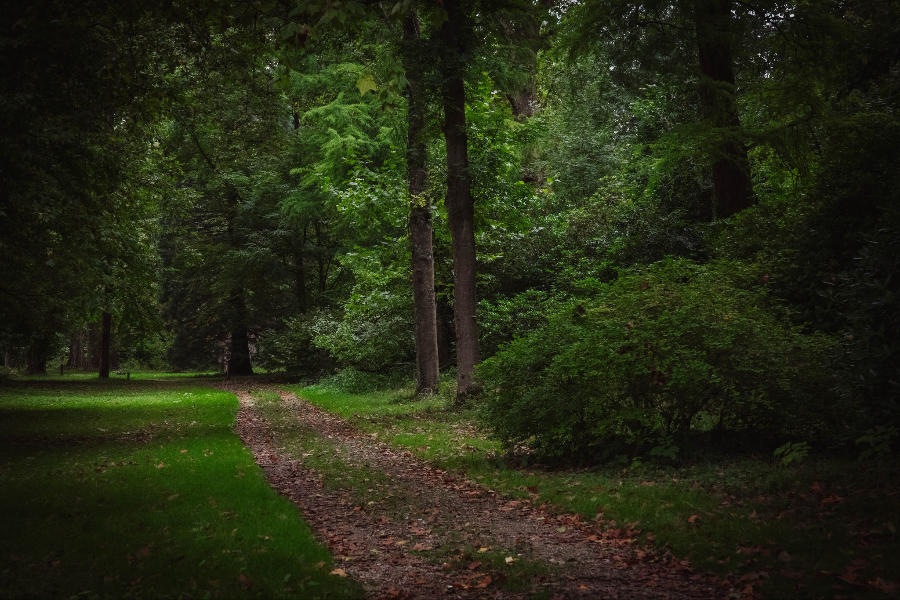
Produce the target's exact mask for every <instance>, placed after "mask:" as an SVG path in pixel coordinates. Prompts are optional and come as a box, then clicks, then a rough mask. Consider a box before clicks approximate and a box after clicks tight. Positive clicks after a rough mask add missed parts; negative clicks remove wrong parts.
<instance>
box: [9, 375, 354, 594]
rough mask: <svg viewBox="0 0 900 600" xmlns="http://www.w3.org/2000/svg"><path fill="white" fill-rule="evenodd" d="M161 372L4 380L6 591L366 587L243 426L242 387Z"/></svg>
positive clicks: (334, 590) (340, 590)
mask: <svg viewBox="0 0 900 600" xmlns="http://www.w3.org/2000/svg"><path fill="white" fill-rule="evenodd" d="M151 379H158V378H154V377H151V376H150V375H147V376H146V377H142V378H139V379H137V380H135V379H134V378H132V381H128V382H126V381H125V380H124V378H115V379H111V380H109V381H102V382H101V381H99V380H97V379H95V378H94V379H86V378H81V377H77V376H76V377H72V378H69V377H63V378H58V377H57V378H52V379H51V378H48V379H43V380H15V381H12V382H9V381H8V382H5V383H0V489H2V490H3V492H2V496H0V557H2V565H0V597H9V598H13V597H65V598H69V597H74V596H77V597H79V598H80V597H84V598H129V597H133V598H162V597H168V598H259V597H262V598H271V597H298V598H335V597H339V598H347V597H351V598H352V597H360V596H361V595H362V590H361V589H360V588H359V587H358V586H357V585H356V584H355V583H354V582H352V581H349V580H346V579H341V578H338V577H336V576H332V575H329V572H330V571H331V569H332V564H331V556H330V555H329V553H328V551H327V549H325V548H324V547H323V546H321V545H320V544H318V542H317V541H316V540H315V539H314V538H313V537H312V535H311V533H310V531H309V529H308V528H307V526H306V524H305V523H304V522H303V520H302V519H301V516H300V514H299V512H298V510H297V508H296V507H295V506H294V505H293V504H292V503H291V502H290V501H288V500H287V499H285V498H283V497H281V496H279V495H278V494H277V493H276V492H275V491H274V490H272V489H271V488H270V487H269V486H268V484H267V483H266V481H265V478H264V475H263V473H262V471H261V470H260V469H259V468H258V467H257V466H256V464H255V463H254V462H253V458H252V456H251V454H250V452H249V450H248V449H246V448H245V447H244V446H243V445H242V444H241V442H240V440H239V439H238V437H237V435H236V434H235V433H234V430H233V425H234V420H235V414H236V411H237V400H236V398H235V397H234V396H233V395H231V394H228V393H225V392H220V391H218V390H213V389H210V388H205V387H199V384H198V382H197V381H190V380H189V379H187V378H174V379H172V380H168V381H151Z"/></svg>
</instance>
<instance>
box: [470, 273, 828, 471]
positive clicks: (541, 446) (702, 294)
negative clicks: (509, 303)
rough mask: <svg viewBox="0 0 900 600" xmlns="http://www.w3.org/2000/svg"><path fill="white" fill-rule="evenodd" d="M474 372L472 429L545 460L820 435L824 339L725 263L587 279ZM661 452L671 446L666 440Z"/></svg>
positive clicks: (824, 419)
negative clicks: (589, 284)
mask: <svg viewBox="0 0 900 600" xmlns="http://www.w3.org/2000/svg"><path fill="white" fill-rule="evenodd" d="M596 289H597V291H596V293H595V294H594V296H593V297H592V298H591V299H589V300H583V301H570V302H567V303H565V304H562V305H561V306H559V307H558V308H557V310H556V311H555V314H553V315H551V316H550V318H549V322H548V323H547V325H545V326H543V327H539V328H537V329H535V330H534V331H532V332H531V333H529V334H528V335H525V336H523V337H520V338H518V339H516V340H514V341H512V342H511V343H509V344H507V345H506V346H504V347H503V348H502V349H501V351H500V352H499V353H498V354H497V355H496V356H494V357H493V358H490V359H488V360H486V361H485V362H484V363H483V364H482V366H481V368H480V370H479V375H480V376H481V378H482V380H483V382H484V385H485V389H486V392H485V395H484V397H483V399H482V402H481V404H480V415H481V418H482V420H483V422H484V423H485V424H486V425H488V426H489V427H491V428H492V429H493V431H494V432H495V434H496V435H497V436H498V437H499V438H500V439H501V440H502V441H503V442H504V443H505V444H506V445H507V446H508V447H514V446H516V445H518V444H526V445H528V446H529V447H531V448H533V449H535V450H538V451H540V452H542V453H545V454H550V455H561V454H568V453H574V452H580V451H586V450H590V449H592V448H593V449H594V451H595V452H597V451H598V450H600V446H603V447H604V448H603V450H604V451H605V452H606V453H612V452H614V451H615V446H616V444H613V443H611V442H617V443H618V448H619V449H621V447H622V445H623V444H624V445H627V446H629V447H630V448H631V449H636V448H642V449H645V448H648V447H649V446H650V445H653V444H655V441H656V440H659V439H660V438H661V437H663V436H676V437H680V438H684V437H688V436H689V435H692V434H700V433H705V432H719V433H725V432H754V433H763V434H766V433H768V434H770V435H773V436H774V435H793V436H800V435H801V434H802V437H806V438H807V439H809V438H811V437H812V436H815V435H825V434H828V433H829V431H828V429H827V427H828V426H829V425H830V424H831V423H830V420H829V419H830V417H831V415H830V414H829V413H828V410H830V408H825V407H835V409H836V407H837V404H834V403H827V402H823V397H825V396H826V395H827V394H828V378H827V377H826V375H825V374H824V372H823V371H822V369H821V367H820V365H822V364H823V360H824V356H825V354H826V353H827V351H828V349H829V348H830V346H831V345H832V342H831V340H830V339H829V338H827V337H825V336H822V335H818V334H812V335H810V334H804V333H802V332H801V331H800V330H799V329H798V328H796V327H792V326H790V325H788V324H787V323H786V319H785V318H784V316H783V315H781V314H779V311H778V310H777V307H776V306H770V305H769V302H768V297H767V294H766V290H765V283H764V278H763V277H762V275H761V274H760V273H759V272H757V271H756V270H755V269H754V268H752V267H750V266H747V265H744V264H742V263H736V262H722V263H714V264H709V265H698V264H695V263H693V262H691V261H689V260H686V259H680V260H666V261H662V262H660V263H657V264H655V265H652V266H650V267H642V268H636V269H633V270H631V271H626V272H624V273H622V274H621V275H620V276H619V278H618V279H616V280H615V281H613V282H612V283H609V284H598V285H597V287H596ZM670 445H672V444H670Z"/></svg>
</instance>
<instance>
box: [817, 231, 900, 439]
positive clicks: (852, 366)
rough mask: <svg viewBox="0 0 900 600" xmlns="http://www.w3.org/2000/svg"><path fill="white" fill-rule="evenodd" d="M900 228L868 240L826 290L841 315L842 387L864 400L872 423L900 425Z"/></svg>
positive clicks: (833, 309) (831, 308)
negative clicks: (897, 250) (898, 253)
mask: <svg viewBox="0 0 900 600" xmlns="http://www.w3.org/2000/svg"><path fill="white" fill-rule="evenodd" d="M898 247H900V231H898V230H896V229H882V230H880V231H878V232H877V233H876V234H875V235H873V236H871V237H869V238H868V239H867V240H866V244H865V246H863V248H862V249H861V250H860V252H859V254H858V255H857V257H856V260H855V265H854V266H853V267H852V268H851V269H849V270H848V271H845V272H842V273H839V274H838V275H837V277H836V278H835V281H833V282H829V283H830V284H831V285H829V287H828V288H826V289H825V290H824V291H823V293H822V295H823V296H825V297H826V298H827V299H828V301H829V305H828V307H827V310H829V311H831V312H833V313H834V314H836V315H837V316H839V318H840V324H841V333H842V334H843V335H842V337H841V345H840V347H839V353H838V355H837V357H836V359H837V360H836V361H835V362H836V367H837V368H838V369H839V371H838V372H839V373H840V374H841V375H842V377H841V379H840V382H839V387H840V390H841V391H842V392H843V393H844V394H845V395H847V396H849V397H852V398H857V399H859V400H861V401H862V402H863V405H864V406H865V409H866V412H867V418H866V422H867V423H872V424H878V425H880V426H889V425H897V424H900V257H898V255H897V252H896V249H897V248H898Z"/></svg>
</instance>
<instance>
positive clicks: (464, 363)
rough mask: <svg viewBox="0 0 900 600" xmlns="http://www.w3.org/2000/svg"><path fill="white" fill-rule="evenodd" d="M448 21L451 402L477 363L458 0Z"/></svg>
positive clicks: (462, 396) (464, 394)
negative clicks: (453, 376) (453, 381)
mask: <svg viewBox="0 0 900 600" xmlns="http://www.w3.org/2000/svg"><path fill="white" fill-rule="evenodd" d="M444 8H445V9H446V11H447V14H448V20H447V22H445V23H444V25H443V27H442V37H443V41H444V45H445V49H444V52H443V54H444V56H443V64H442V67H443V73H442V76H443V77H442V78H443V82H442V92H443V100H444V140H445V142H446V146H447V199H446V202H445V204H446V206H447V217H448V221H449V225H450V237H451V239H452V247H453V310H454V324H455V327H456V369H457V371H456V373H457V375H456V380H457V389H456V401H457V403H458V404H464V403H465V402H466V400H467V398H469V397H470V396H472V395H476V394H478V393H479V392H480V391H481V388H480V386H479V385H478V383H477V382H476V380H475V365H477V364H478V363H479V361H480V358H481V356H480V351H479V347H478V325H477V323H476V321H475V307H476V304H477V294H476V286H475V284H476V282H475V274H476V268H477V267H476V259H475V207H474V205H473V202H472V194H471V190H470V182H469V150H468V139H467V137H466V91H465V87H464V85H463V78H462V76H463V69H464V60H463V56H462V54H463V49H464V48H463V41H462V35H463V18H464V16H463V14H462V9H461V6H460V0H446V1H445V2H444Z"/></svg>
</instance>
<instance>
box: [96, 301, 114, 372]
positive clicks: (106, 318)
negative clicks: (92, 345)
mask: <svg viewBox="0 0 900 600" xmlns="http://www.w3.org/2000/svg"><path fill="white" fill-rule="evenodd" d="M111 327H112V315H111V314H110V313H109V311H108V310H104V311H103V318H102V326H101V330H100V373H99V376H100V379H109V333H110V331H109V330H110V328H111Z"/></svg>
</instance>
